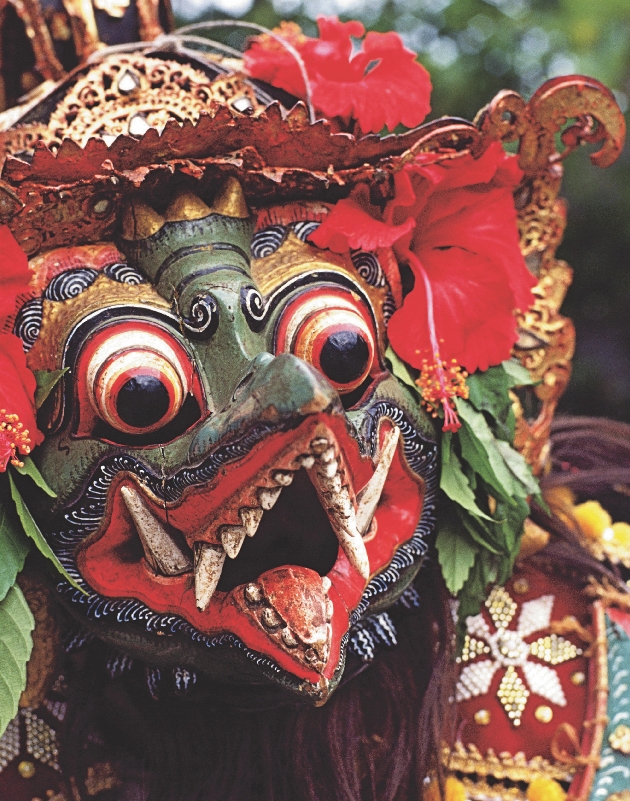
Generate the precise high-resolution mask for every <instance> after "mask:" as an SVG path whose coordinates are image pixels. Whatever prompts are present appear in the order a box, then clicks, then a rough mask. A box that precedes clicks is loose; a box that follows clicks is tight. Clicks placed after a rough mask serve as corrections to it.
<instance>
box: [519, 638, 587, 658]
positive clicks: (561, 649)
mask: <svg viewBox="0 0 630 801" xmlns="http://www.w3.org/2000/svg"><path fill="white" fill-rule="evenodd" d="M529 650H530V653H531V655H532V656H537V657H538V658H539V659H542V661H543V662H547V663H548V664H550V665H561V664H562V663H563V662H568V661H569V659H575V658H576V657H577V656H581V654H582V651H581V650H580V649H579V648H577V647H576V646H575V645H573V643H572V642H569V640H565V639H564V637H560V636H558V635H557V634H547V635H546V636H545V637H539V638H538V639H537V640H536V642H533V643H532V644H531V645H530V647H529Z"/></svg>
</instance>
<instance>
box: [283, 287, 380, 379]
mask: <svg viewBox="0 0 630 801" xmlns="http://www.w3.org/2000/svg"><path fill="white" fill-rule="evenodd" d="M340 331H352V332H356V333H357V334H359V335H360V336H361V338H362V339H363V340H364V342H365V344H366V346H367V348H368V357H367V361H366V365H365V368H364V369H363V370H362V371H361V374H360V375H358V376H357V377H356V378H355V379H353V380H352V381H349V382H340V381H336V380H334V379H333V378H331V377H330V376H328V375H327V374H326V372H325V371H324V370H323V369H322V367H321V364H320V357H321V353H322V349H323V347H324V345H325V344H326V342H327V340H328V339H329V337H330V336H331V335H332V334H334V333H337V332H340ZM275 340H276V353H293V354H295V355H296V356H298V357H299V358H301V359H304V361H307V362H309V363H310V364H312V365H313V366H314V367H316V368H317V369H318V370H319V371H320V372H321V373H322V374H323V375H324V376H325V378H326V380H327V381H329V382H330V383H331V384H332V386H333V387H334V388H335V389H336V390H337V391H338V392H339V393H340V394H345V393H348V392H352V391H353V390H355V389H357V388H358V387H359V386H361V384H363V383H364V381H365V380H366V379H367V378H368V377H369V376H370V375H372V374H374V373H375V372H376V371H377V370H378V339H377V336H376V331H375V328H374V322H373V320H372V317H371V315H370V313H369V310H368V308H367V307H366V305H365V303H363V302H361V301H360V300H358V299H357V298H356V297H355V296H354V295H353V294H352V293H350V292H346V291H343V290H337V289H331V288H320V289H317V290H312V291H310V292H307V293H304V294H303V295H300V296H299V297H297V298H295V299H294V300H293V301H292V302H290V303H289V304H288V305H287V306H286V308H285V309H284V310H283V312H282V315H281V317H280V319H279V321H278V325H277V328H276V337H275Z"/></svg>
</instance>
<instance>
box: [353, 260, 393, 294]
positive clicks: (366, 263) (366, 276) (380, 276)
mask: <svg viewBox="0 0 630 801" xmlns="http://www.w3.org/2000/svg"><path fill="white" fill-rule="evenodd" d="M350 258H351V259H352V263H353V264H354V267H355V270H356V271H357V272H358V273H359V275H360V276H361V278H363V280H364V281H366V282H367V283H368V284H369V285H370V286H374V287H377V288H378V289H382V288H383V287H385V286H387V281H386V280H385V273H384V272H383V268H382V267H381V265H380V264H379V261H378V259H377V258H376V256H375V255H374V253H368V252H367V251H365V250H353V251H352V253H351V254H350Z"/></svg>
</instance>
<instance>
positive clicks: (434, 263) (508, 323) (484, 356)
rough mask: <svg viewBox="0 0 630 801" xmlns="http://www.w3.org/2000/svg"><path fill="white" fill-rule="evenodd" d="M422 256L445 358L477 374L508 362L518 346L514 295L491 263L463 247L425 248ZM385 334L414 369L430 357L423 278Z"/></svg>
mask: <svg viewBox="0 0 630 801" xmlns="http://www.w3.org/2000/svg"><path fill="white" fill-rule="evenodd" d="M418 257H419V259H420V261H421V263H422V266H423V267H424V269H425V272H426V273H427V276H428V278H429V282H430V284H431V290H432V294H433V314H434V319H435V328H436V334H437V338H438V343H439V347H440V355H441V357H442V359H444V360H445V361H450V360H451V359H456V360H457V363H458V364H461V365H463V366H464V367H465V368H466V369H467V370H468V371H469V372H473V371H474V370H477V369H483V370H486V369H488V367H489V366H491V365H493V364H499V363H500V362H501V361H503V360H504V359H507V358H509V355H510V349H511V347H512V345H513V344H514V342H515V341H516V320H515V318H514V316H513V315H512V313H511V308H510V307H511V302H512V296H511V293H510V290H509V287H508V286H507V285H506V283H505V280H504V278H503V276H502V275H501V273H497V271H496V270H495V269H494V265H493V263H492V261H491V260H489V259H487V258H485V257H484V256H481V255H479V254H475V253H470V252H468V251H466V250H462V249H461V248H449V249H447V250H431V249H427V250H424V251H421V252H420V254H419V256H418ZM387 333H388V337H389V340H390V343H391V345H392V347H393V348H394V350H395V351H396V353H397V354H398V355H399V356H400V357H401V358H402V359H404V360H405V361H406V362H408V363H409V364H411V365H413V366H414V367H418V368H420V367H421V366H422V361H423V359H427V358H428V359H430V358H431V356H432V347H431V340H430V335H429V327H428V309H427V299H426V293H425V290H424V285H423V282H422V280H421V279H420V277H419V276H416V283H415V285H414V288H413V290H412V291H411V292H410V293H409V294H408V295H407V297H406V298H405V299H404V302H403V306H402V309H399V310H398V311H397V312H395V314H394V315H393V316H392V318H391V320H390V321H389V325H388V331H387Z"/></svg>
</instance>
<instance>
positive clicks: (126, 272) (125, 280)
mask: <svg viewBox="0 0 630 801" xmlns="http://www.w3.org/2000/svg"><path fill="white" fill-rule="evenodd" d="M103 275H106V276H107V277H108V278H111V280H112V281H118V283H119V284H131V285H132V286H135V285H136V284H145V283H146V281H145V279H144V276H142V275H141V274H140V273H139V272H138V271H137V270H136V269H135V268H134V267H131V266H130V265H129V264H127V263H126V262H116V263H115V264H108V265H107V267H104V268H103Z"/></svg>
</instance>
